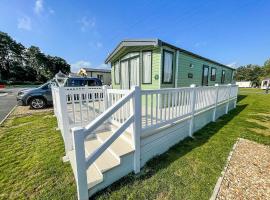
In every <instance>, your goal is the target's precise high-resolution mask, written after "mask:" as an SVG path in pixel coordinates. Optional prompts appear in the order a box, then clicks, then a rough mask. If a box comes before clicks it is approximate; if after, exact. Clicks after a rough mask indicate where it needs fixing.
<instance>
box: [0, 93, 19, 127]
mask: <svg viewBox="0 0 270 200" xmlns="http://www.w3.org/2000/svg"><path fill="white" fill-rule="evenodd" d="M19 90H22V88H10V89H1V90H0V94H2V95H0V122H1V121H2V120H3V119H4V118H5V117H6V115H7V114H8V113H9V112H10V111H11V110H12V108H13V107H14V106H15V105H16V104H17V100H16V96H17V93H18V91H19Z"/></svg>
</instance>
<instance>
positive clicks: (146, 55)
mask: <svg viewBox="0 0 270 200" xmlns="http://www.w3.org/2000/svg"><path fill="white" fill-rule="evenodd" d="M142 60H143V61H142V64H143V65H142V83H145V84H147V83H151V82H152V52H151V51H145V52H143V53H142Z"/></svg>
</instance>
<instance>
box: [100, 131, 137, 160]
mask: <svg viewBox="0 0 270 200" xmlns="http://www.w3.org/2000/svg"><path fill="white" fill-rule="evenodd" d="M112 134H113V132H112V131H104V132H102V133H98V134H97V137H98V138H99V139H100V140H101V141H103V142H104V141H106V139H107V138H109V137H110V136H111V135H112ZM110 149H111V150H112V151H113V152H114V153H116V154H117V155H118V156H123V155H125V154H128V153H131V152H133V151H134V149H133V147H132V146H131V145H130V144H129V143H128V142H127V141H125V140H124V139H122V138H121V137H119V138H117V139H116V140H115V141H114V142H113V143H112V145H111V146H110Z"/></svg>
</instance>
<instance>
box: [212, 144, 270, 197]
mask: <svg viewBox="0 0 270 200" xmlns="http://www.w3.org/2000/svg"><path fill="white" fill-rule="evenodd" d="M216 199H219V200H220V199H270V147H269V146H266V145H262V144H258V143H256V142H253V141H249V140H246V139H239V141H238V142H237V144H236V147H235V149H234V151H233V154H232V157H231V159H230V161H229V163H228V167H227V169H226V171H225V175H224V177H223V180H222V182H221V186H220V188H219V192H218V195H217V198H216Z"/></svg>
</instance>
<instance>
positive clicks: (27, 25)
mask: <svg viewBox="0 0 270 200" xmlns="http://www.w3.org/2000/svg"><path fill="white" fill-rule="evenodd" d="M17 28H18V29H22V30H27V31H30V30H31V29H32V22H31V19H30V17H28V16H24V17H21V18H19V19H18V24H17Z"/></svg>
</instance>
